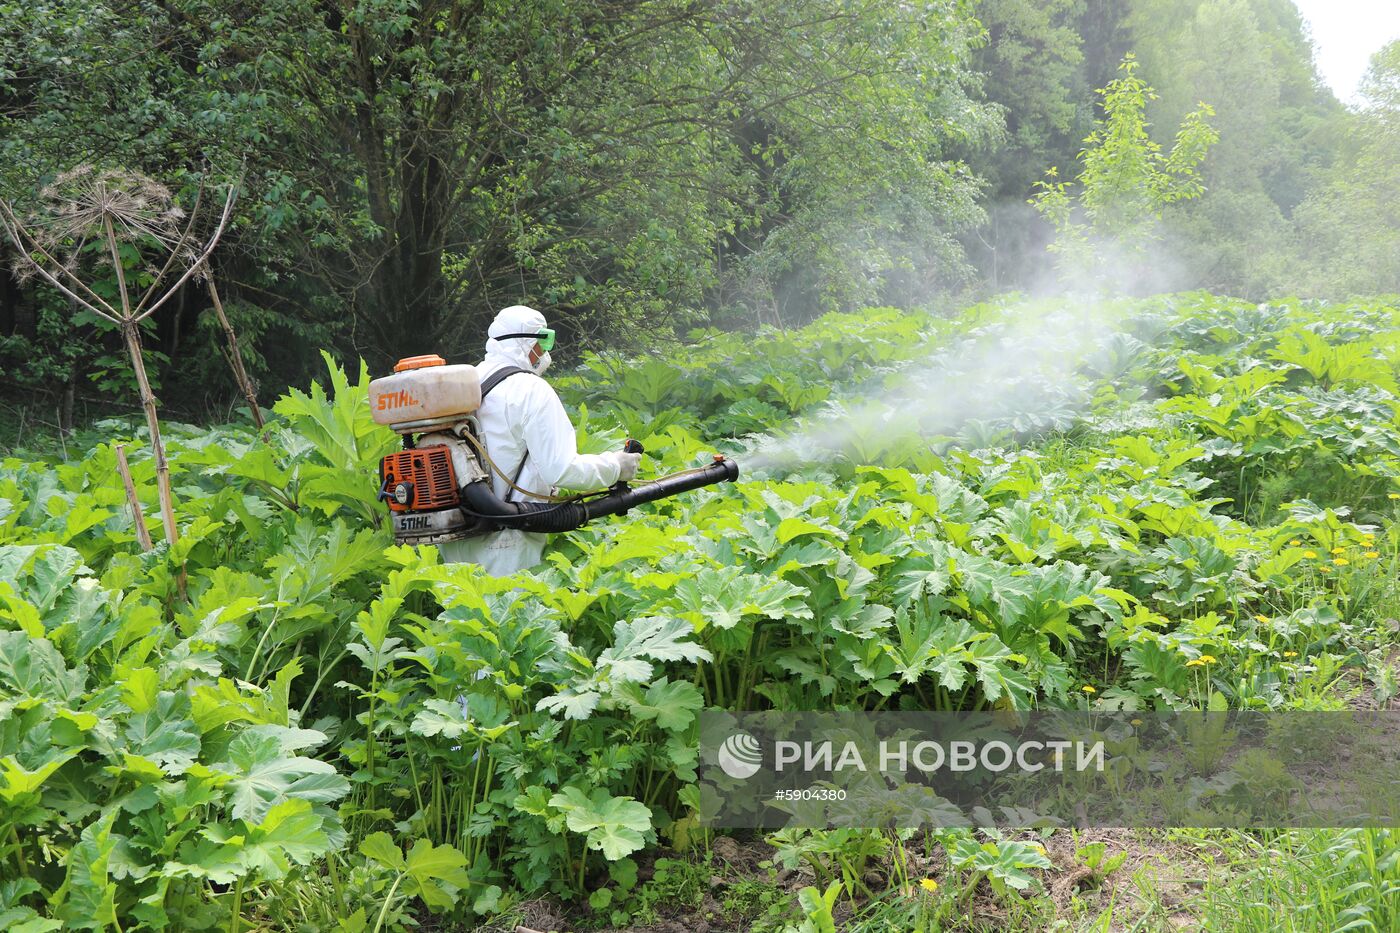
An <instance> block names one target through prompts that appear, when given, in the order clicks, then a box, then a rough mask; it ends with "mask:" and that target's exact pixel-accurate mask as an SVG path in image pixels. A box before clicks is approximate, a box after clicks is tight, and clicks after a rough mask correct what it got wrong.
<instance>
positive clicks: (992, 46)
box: [0, 0, 1400, 423]
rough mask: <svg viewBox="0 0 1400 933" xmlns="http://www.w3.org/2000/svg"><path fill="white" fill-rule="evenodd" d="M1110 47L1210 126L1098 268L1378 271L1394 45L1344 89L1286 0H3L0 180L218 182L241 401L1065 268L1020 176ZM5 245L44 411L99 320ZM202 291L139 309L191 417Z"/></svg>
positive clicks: (1217, 285) (1, 307) (1251, 292)
mask: <svg viewBox="0 0 1400 933" xmlns="http://www.w3.org/2000/svg"><path fill="white" fill-rule="evenodd" d="M1129 53H1132V54H1133V55H1134V56H1135V57H1136V61H1137V62H1138V67H1139V71H1138V73H1139V74H1140V75H1141V77H1142V78H1143V79H1144V80H1145V81H1147V82H1148V83H1149V84H1151V85H1152V86H1153V87H1154V88H1155V90H1156V94H1155V96H1154V97H1153V98H1152V99H1151V100H1150V101H1149V102H1148V110H1147V113H1148V117H1149V118H1150V120H1151V122H1152V125H1153V137H1154V139H1155V140H1156V141H1157V142H1158V143H1160V144H1161V145H1163V146H1164V147H1169V146H1170V145H1171V143H1172V138H1173V135H1174V134H1175V133H1176V131H1177V127H1178V124H1179V122H1180V121H1181V119H1182V117H1183V115H1185V114H1187V113H1188V112H1190V111H1192V110H1193V109H1195V108H1197V107H1198V105H1199V104H1201V103H1205V104H1208V105H1209V106H1210V108H1211V109H1212V110H1213V114H1212V115H1211V116H1210V118H1209V119H1210V124H1211V126H1212V127H1213V128H1214V130H1215V131H1216V132H1217V133H1218V135H1219V141H1218V142H1217V143H1216V144H1215V145H1214V146H1212V147H1211V148H1210V150H1209V153H1208V155H1207V156H1206V158H1205V161H1204V162H1203V163H1202V165H1201V166H1200V170H1199V175H1200V179H1201V182H1202V183H1203V185H1204V193H1203V194H1201V195H1200V196H1199V197H1195V198H1191V199H1184V200H1182V201H1180V202H1178V203H1174V204H1171V205H1169V206H1167V207H1166V208H1165V210H1164V211H1163V212H1162V216H1161V222H1160V229H1159V230H1158V231H1157V236H1155V237H1154V240H1153V244H1154V245H1153V249H1152V251H1151V253H1150V256H1149V257H1148V259H1149V261H1148V262H1146V263H1143V262H1141V261H1138V262H1136V264H1135V265H1134V266H1133V267H1132V268H1131V269H1128V270H1126V271H1127V272H1129V273H1130V274H1126V275H1124V276H1122V277H1121V278H1120V280H1119V281H1117V282H1116V283H1115V285H1116V287H1117V288H1119V289H1122V290H1125V291H1129V292H1134V291H1136V292H1142V293H1146V292H1149V291H1160V290H1163V289H1182V288H1207V289H1210V290H1212V291H1215V292H1219V293H1228V294H1232V295H1237V296H1241V297H1245V298H1249V299H1264V298H1267V297H1270V296H1275V295H1280V294H1301V295H1305V296H1323V295H1326V296H1329V297H1344V296H1346V295H1348V294H1354V293H1378V292H1396V291H1400V199H1398V198H1397V192H1400V156H1397V152H1400V43H1398V44H1393V45H1391V46H1390V47H1389V48H1388V49H1386V50H1384V51H1383V52H1382V53H1380V54H1378V55H1377V56H1376V59H1375V60H1374V61H1373V63H1372V67H1371V71H1370V74H1369V76H1368V78H1367V82H1366V85H1365V87H1364V88H1363V92H1364V100H1363V103H1362V104H1361V105H1360V106H1357V107H1353V108H1347V107H1344V106H1343V105H1342V104H1341V103H1339V102H1338V100H1337V99H1336V98H1335V97H1334V95H1333V94H1332V93H1331V91H1329V90H1328V89H1327V88H1326V87H1325V86H1324V85H1323V84H1322V82H1321V81H1320V79H1319V77H1318V74H1317V72H1316V70H1315V68H1314V65H1313V59H1312V48H1311V45H1310V41H1309V38H1308V36H1307V33H1306V29H1305V26H1304V24H1303V22H1302V20H1301V19H1300V17H1299V14H1298V12H1297V10H1296V8H1295V7H1294V5H1293V3H1292V0H982V2H980V3H977V2H965V0H930V2H920V3H908V2H902V0H865V2H859V3H845V2H832V0H785V2H783V3H771V2H763V0H652V2H639V0H522V2H513V3H499V2H495V0H416V2H414V0H358V2H349V3H319V2H317V3H313V2H309V0H266V2H260V3H256V4H251V3H242V2H231V0H26V2H10V0H0V197H4V198H5V199H6V200H8V201H11V202H13V203H14V204H15V205H16V208H17V210H21V211H22V210H24V209H25V207H26V205H27V204H28V203H30V202H32V201H34V200H35V199H36V197H37V196H38V193H39V192H40V191H42V189H43V188H44V186H45V185H46V184H49V183H50V182H51V181H52V180H53V179H54V178H55V177H56V176H58V175H59V174H60V173H62V172H64V171H66V170H69V169H71V168H73V167H74V166H78V165H99V166H108V165H111V166H121V167H124V168H128V169H132V170H136V171H139V172H143V173H145V174H147V175H149V176H151V177H152V178H154V179H157V180H159V181H160V182H162V183H164V184H165V185H168V186H169V187H170V188H171V189H173V190H174V191H176V192H177V195H178V196H179V197H180V198H181V199H182V201H183V202H184V203H186V204H188V203H189V202H191V201H192V200H193V197H194V194H195V192H196V190H197V189H198V187H199V185H200V184H201V182H204V183H206V184H209V185H212V186H213V187H214V188H215V189H216V190H217V189H220V188H221V187H223V186H227V185H229V184H232V183H234V182H235V181H236V180H241V181H240V182H239V184H240V196H239V199H238V201H237V205H236V210H235V214H234V219H233V223H232V225H231V227H230V229H229V230H228V232H227V233H226V234H225V236H224V240H223V242H222V244H221V245H220V247H219V249H218V251H217V252H216V253H215V254H214V257H213V266H214V269H215V273H216V276H217V280H218V282H219V284H220V289H221V291H222V293H223V296H224V301H225V303H226V307H227V311H228V315H229V317H230V318H231V320H232V322H233V324H234V326H235V328H236V329H237V330H238V332H239V334H240V338H241V340H242V342H243V346H244V350H245V354H246V356H247V357H248V363H249V369H250V370H251V372H252V374H253V375H254V377H255V379H256V380H258V382H259V383H260V385H261V388H262V390H263V391H264V392H265V393H266V394H267V395H268V396H270V395H271V394H272V393H275V392H276V391H278V390H279V389H280V388H281V387H283V386H284V385H287V384H296V383H304V382H305V381H306V380H307V379H308V378H309V377H310V376H311V375H312V374H313V373H314V372H316V371H318V370H319V368H320V366H321V363H320V357H319V350H320V349H321V348H332V349H334V350H335V351H336V352H337V353H338V354H339V355H341V356H344V357H348V358H353V357H354V356H361V357H364V358H365V359H367V360H369V361H370V363H371V364H372V365H373V366H376V367H382V366H383V365H384V363H385V362H386V361H387V360H389V359H392V358H394V357H397V356H399V355H406V354H410V353H420V352H430V351H437V352H440V353H443V354H444V355H447V356H452V357H457V358H464V359H470V358H473V357H475V356H476V355H477V354H478V353H479V350H480V343H481V340H482V331H483V329H484V324H485V322H486V321H488V320H489V319H490V317H491V315H492V314H493V313H494V311H495V310H496V309H497V308H499V307H501V306H503V305H506V304H513V303H518V302H524V303H529V304H534V305H536V306H538V307H541V308H542V309H545V311H546V313H547V314H548V315H549V316H550V318H551V321H552V323H556V324H557V326H558V327H559V328H560V330H561V345H562V346H563V347H564V348H568V347H577V346H580V345H588V346H591V347H594V348H600V347H604V346H618V347H625V348H628V349H637V348H639V347H641V348H644V347H646V346H648V345H654V344H656V343H657V342H658V341H664V340H669V339H671V338H673V337H675V336H676V335H678V334H683V333H685V332H686V331H687V330H688V329H690V328H692V327H696V326H718V327H725V328H733V327H743V326H753V325H754V324H772V325H777V326H783V327H788V326H793V325H797V324H801V323H803V322H805V321H807V320H810V319H811V318H812V317H814V316H815V315H817V314H819V313H821V312H822V311H826V310H830V309H836V308H852V307H858V306H861V305H866V304H872V303H879V304H893V305H898V306H928V305H933V306H938V305H940V304H946V305H949V306H951V305H953V304H954V303H956V302H961V301H964V300H967V299H969V298H972V297H977V296H979V295H981V294H985V293H990V292H1001V291H1010V290H1020V291H1028V292H1033V293H1040V292H1046V291H1054V290H1058V289H1062V288H1064V287H1066V281H1065V279H1064V277H1063V275H1061V274H1057V273H1062V272H1063V269H1059V268H1057V267H1056V265H1055V264H1054V262H1053V259H1054V257H1053V256H1052V255H1051V254H1050V253H1049V252H1047V249H1046V247H1047V246H1048V245H1049V244H1050V241H1051V238H1052V235H1053V229H1052V227H1051V225H1050V224H1049V223H1047V221H1046V220H1045V219H1043V218H1042V217H1041V215H1040V214H1039V213H1037V211H1036V210H1035V209H1034V208H1033V207H1032V206H1031V204H1030V203H1029V199H1031V198H1032V197H1033V196H1034V195H1035V193H1036V191H1037V184H1038V183H1039V182H1042V181H1043V180H1045V179H1046V178H1047V172H1048V171H1051V170H1056V171H1057V172H1058V173H1059V174H1058V175H1057V176H1056V177H1060V178H1065V177H1069V178H1072V177H1073V173H1074V171H1075V167H1076V162H1077V157H1078V155H1079V152H1080V150H1081V148H1082V147H1083V146H1084V140H1085V138H1086V136H1087V135H1088V134H1089V133H1090V132H1092V131H1093V129H1094V125H1095V120H1096V118H1098V117H1099V116H1100V112H1099V110H1098V105H1099V103H1100V96H1099V94H1098V91H1099V89H1101V88H1103V87H1104V86H1105V85H1106V84H1107V83H1108V82H1110V81H1111V80H1112V79H1113V77H1114V75H1115V74H1116V73H1117V69H1118V67H1119V64H1120V62H1121V61H1122V60H1123V58H1124V56H1125V55H1128V54H1129ZM211 196H214V195H211ZM1095 245H1096V248H1098V249H1100V250H1101V251H1103V252H1104V253H1105V255H1108V256H1109V257H1110V260H1109V261H1110V262H1111V261H1112V250H1113V244H1112V243H1102V244H1095ZM0 251H4V256H3V258H4V260H5V266H4V273H3V274H0V384H3V385H4V387H6V395H7V397H9V398H12V399H13V398H23V399H25V400H26V401H27V402H33V403H35V404H39V405H40V406H41V407H44V410H45V411H53V412H54V413H55V414H54V416H53V417H54V419H55V420H56V421H57V422H59V423H71V422H72V419H73V417H74V409H75V405H80V404H81V403H83V402H84V400H86V401H87V403H89V404H91V403H93V402H94V400H99V399H103V398H105V397H108V396H109V395H110V394H111V393H110V392H109V390H110V389H111V388H113V387H114V386H115V385H117V384H121V383H124V382H126V381H129V379H130V375H129V372H128V370H127V364H126V363H125V362H124V359H125V357H124V355H123V354H122V353H121V338H120V335H119V334H118V333H117V332H116V330H115V328H112V327H109V326H108V325H106V324H105V323H104V322H102V321H100V320H98V319H95V318H94V317H92V316H91V315H86V314H84V313H79V312H77V311H75V309H73V308H71V307H69V306H68V305H67V304H66V303H65V302H64V300H63V298H62V297H61V296H60V295H59V294H57V293H56V292H55V291H54V290H53V289H50V288H48V287H46V286H45V285H43V284H42V283H41V282H40V281H38V280H34V279H25V278H24V277H23V276H20V275H18V274H15V272H16V271H17V270H16V264H15V263H14V262H13V260H14V259H15V258H16V257H15V255H14V248H13V245H12V244H10V243H8V242H4V243H0ZM123 261H124V263H127V264H129V265H130V266H131V268H132V270H133V272H134V274H136V275H138V276H140V275H142V274H148V273H146V272H144V270H145V269H146V266H147V262H148V260H147V259H146V258H145V257H143V256H141V255H140V252H139V250H133V251H132V254H131V255H130V256H125V257H123ZM107 284H108V286H109V287H111V288H115V285H114V284H112V283H107ZM95 287H98V288H101V287H103V283H102V282H97V283H96V284H95ZM209 308H210V300H209V297H208V294H207V291H206V290H205V288H204V287H203V286H202V285H200V284H199V283H198V282H194V281H192V282H191V283H190V284H189V285H187V286H186V287H185V288H183V289H182V290H181V292H180V294H179V297H178V300H176V301H172V302H169V303H168V304H167V305H166V306H164V307H162V308H161V310H160V312H159V313H157V314H155V315H153V316H152V317H151V318H149V319H148V320H147V321H146V322H145V323H146V326H147V327H148V331H147V333H146V334H145V343H146V346H147V348H148V349H149V350H151V351H154V356H155V358H154V361H153V378H154V379H155V380H156V382H157V390H158V392H159V394H160V397H161V402H162V405H163V406H165V407H166V408H168V409H173V410H174V411H175V412H178V413H180V414H182V415H184V416H185V417H190V418H197V417H212V416H215V415H218V414H220V413H221V412H222V411H226V410H227V408H228V407H229V406H232V405H233V404H235V402H236V400H237V398H238V393H237V388H236V386H235V385H234V384H233V381H232V378H231V377H230V376H229V375H228V367H227V366H226V364H225V362H224V359H223V357H222V356H221V352H222V351H221V347H222V341H221V336H220V331H219V329H218V325H217V323H216V322H215V321H214V320H213V316H212V315H211V314H209V313H207V312H208V311H209ZM565 356H566V359H567V350H566V354H565Z"/></svg>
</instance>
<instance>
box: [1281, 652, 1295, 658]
mask: <svg viewBox="0 0 1400 933" xmlns="http://www.w3.org/2000/svg"><path fill="white" fill-rule="evenodd" d="M1283 656H1284V657H1285V658H1296V657H1297V656H1298V652H1296V651H1285V652H1284V653H1283Z"/></svg>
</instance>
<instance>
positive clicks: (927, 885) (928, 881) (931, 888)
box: [919, 878, 938, 894]
mask: <svg viewBox="0 0 1400 933" xmlns="http://www.w3.org/2000/svg"><path fill="white" fill-rule="evenodd" d="M919 887H921V888H923V889H924V890H925V891H927V892H928V893H930V894H933V893H934V892H935V891H937V890H938V882H937V881H934V880H933V879H932V878H920V879H919Z"/></svg>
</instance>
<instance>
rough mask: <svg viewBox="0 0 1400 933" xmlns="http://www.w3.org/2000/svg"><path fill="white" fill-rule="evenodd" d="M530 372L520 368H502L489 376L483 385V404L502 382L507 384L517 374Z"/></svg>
mask: <svg viewBox="0 0 1400 933" xmlns="http://www.w3.org/2000/svg"><path fill="white" fill-rule="evenodd" d="M529 371H530V370H528V369H521V368H520V367H519V366H502V367H501V368H500V369H498V370H496V371H495V372H494V373H492V374H491V375H489V376H487V377H486V379H485V381H483V382H482V383H481V400H482V401H483V402H484V401H486V396H488V395H490V394H491V390H492V389H494V388H496V386H498V385H500V384H501V383H502V382H505V381H506V380H507V379H509V378H510V377H511V376H514V375H516V374H517V373H528V372H529Z"/></svg>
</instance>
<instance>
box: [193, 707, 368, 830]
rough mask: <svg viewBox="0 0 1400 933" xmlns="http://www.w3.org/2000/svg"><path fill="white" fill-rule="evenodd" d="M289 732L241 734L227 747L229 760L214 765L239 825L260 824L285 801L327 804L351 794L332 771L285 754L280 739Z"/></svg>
mask: <svg viewBox="0 0 1400 933" xmlns="http://www.w3.org/2000/svg"><path fill="white" fill-rule="evenodd" d="M291 732H292V730H288V729H281V728H279V727H277V726H253V727H250V728H248V729H245V730H244V731H243V732H241V733H239V735H238V736H237V737H236V738H234V740H233V741H232V742H230V743H229V749H228V759H227V760H226V761H223V762H220V763H218V764H216V765H214V767H215V769H216V770H218V771H221V772H223V773H224V774H226V775H228V776H229V782H228V784H227V789H228V793H229V803H230V810H229V812H230V813H232V814H233V816H234V817H236V818H237V819H241V820H247V821H248V822H250V823H261V822H262V821H263V820H265V819H266V818H267V814H268V812H269V811H270V810H271V809H272V807H274V806H275V805H276V804H278V803H281V802H282V801H284V800H288V799H299V800H307V801H310V802H312V803H331V802H333V801H335V800H339V799H340V798H341V797H344V796H345V795H346V794H347V793H349V791H350V784H349V782H348V781H346V780H345V778H343V777H342V776H340V775H339V774H337V773H336V771H335V768H333V767H331V766H330V765H328V764H326V763H325V762H324V761H317V760H316V759H314V758H305V757H301V756H297V755H289V754H288V753H287V748H286V746H285V743H284V737H286V736H288V734H289V733H291ZM324 738H325V737H324V736H321V739H322V740H324Z"/></svg>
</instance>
